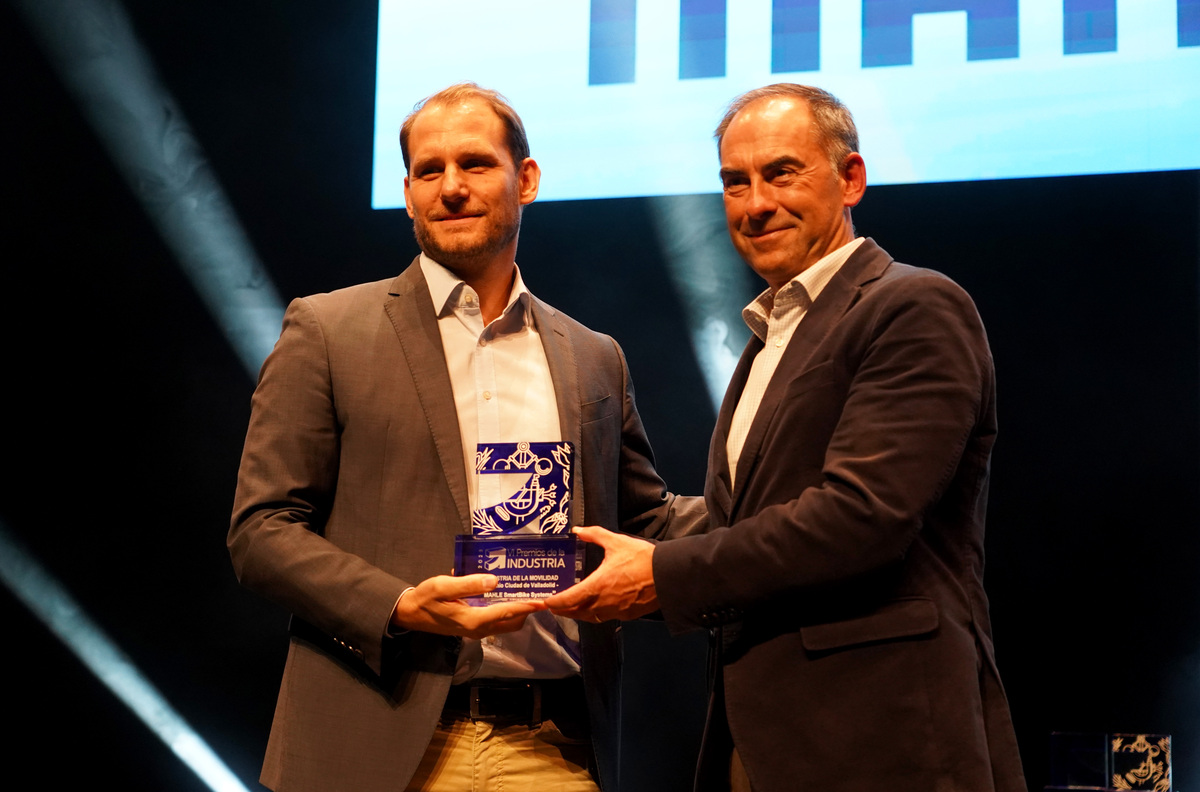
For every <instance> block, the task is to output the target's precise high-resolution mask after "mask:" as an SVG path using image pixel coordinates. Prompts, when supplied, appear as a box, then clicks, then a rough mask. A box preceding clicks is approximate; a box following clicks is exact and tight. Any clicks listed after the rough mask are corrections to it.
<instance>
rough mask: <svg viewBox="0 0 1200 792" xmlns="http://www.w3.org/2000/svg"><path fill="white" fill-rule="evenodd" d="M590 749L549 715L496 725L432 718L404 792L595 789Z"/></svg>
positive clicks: (594, 791)
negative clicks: (429, 736)
mask: <svg viewBox="0 0 1200 792" xmlns="http://www.w3.org/2000/svg"><path fill="white" fill-rule="evenodd" d="M590 750H591V748H590V746H589V745H588V744H587V743H586V742H580V741H578V740H571V739H569V738H567V737H564V736H563V735H562V733H561V732H559V731H558V729H556V728H555V727H554V724H553V723H551V722H550V721H546V722H544V723H542V724H541V725H540V726H538V727H535V728H530V727H529V726H523V725H519V724H518V725H515V726H501V727H496V726H495V725H494V724H492V723H489V722H488V721H477V720H472V719H470V718H458V719H456V720H454V721H452V722H449V723H439V724H438V726H437V729H436V730H435V731H434V733H433V740H432V741H430V743H429V748H428V749H427V750H426V751H425V756H424V758H422V759H421V764H420V766H419V767H418V768H417V773H416V775H414V776H413V779H412V781H411V782H410V783H409V785H408V792H505V791H506V790H507V792H522V791H523V790H527V789H552V790H554V791H555V792H599V789H600V788H599V787H598V786H597V785H596V782H595V781H594V780H592V775H591V773H589V772H588V769H587V760H588V755H589V753H590Z"/></svg>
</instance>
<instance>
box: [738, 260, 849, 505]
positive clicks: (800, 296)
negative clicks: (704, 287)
mask: <svg viewBox="0 0 1200 792" xmlns="http://www.w3.org/2000/svg"><path fill="white" fill-rule="evenodd" d="M862 241H863V237H859V238H857V239H855V240H853V241H850V242H847V243H846V244H845V245H842V246H841V247H840V248H838V249H837V250H835V251H833V252H832V253H830V254H828V255H827V256H825V257H824V258H822V259H820V260H819V261H817V263H816V264H813V265H812V266H811V267H809V268H807V269H806V270H804V271H803V272H801V273H800V274H799V275H797V276H796V277H794V278H792V279H791V280H790V281H788V282H787V283H785V284H783V285H782V286H780V287H779V290H778V291H774V292H773V291H772V290H771V289H767V290H766V291H764V292H763V293H762V294H760V295H758V296H757V297H755V298H754V301H753V302H751V303H750V304H749V305H747V306H746V307H745V308H743V309H742V319H743V320H744V321H745V322H746V326H747V327H749V328H750V332H752V333H754V335H756V336H758V337H759V339H761V340H762V342H763V348H762V349H761V350H759V353H758V354H757V355H755V356H754V363H753V364H752V365H751V366H750V376H749V377H748V378H747V380H746V387H745V388H743V389H742V395H741V397H740V398H739V399H738V404H737V409H736V410H734V413H733V421H732V422H731V423H730V425H729V437H728V438H727V439H726V441H725V453H726V455H727V456H728V458H729V483H730V486H731V488H732V490H733V491H734V492H736V491H737V465H738V459H740V458H741V455H742V446H743V445H744V444H745V442H746V435H748V434H749V433H750V425H751V424H752V423H754V416H755V415H756V414H757V413H758V406H759V405H760V404H761V403H762V397H763V394H764V393H766V390H767V385H769V384H770V382H771V377H773V376H774V375H775V369H776V368H777V367H778V366H779V360H780V358H782V357H783V352H784V350H785V349H787V346H788V342H789V341H791V340H792V335H793V334H794V333H795V332H796V328H797V327H799V326H800V321H801V320H802V319H803V318H804V317H805V315H806V314H807V313H808V309H809V307H810V306H811V305H812V304H813V303H814V302H816V300H817V297H818V296H820V294H821V291H822V290H823V289H824V288H825V286H826V284H828V283H829V281H830V279H832V278H833V276H834V275H835V274H836V273H837V271H838V270H839V269H841V268H842V265H843V264H845V263H846V259H848V258H850V254H851V253H853V252H854V251H855V250H858V246H859V245H861V244H862Z"/></svg>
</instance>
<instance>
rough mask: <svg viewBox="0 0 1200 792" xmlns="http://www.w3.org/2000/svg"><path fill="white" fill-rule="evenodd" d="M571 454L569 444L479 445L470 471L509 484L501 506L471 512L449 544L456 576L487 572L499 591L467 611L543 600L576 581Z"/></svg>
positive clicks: (579, 556) (579, 562)
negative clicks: (463, 530)
mask: <svg viewBox="0 0 1200 792" xmlns="http://www.w3.org/2000/svg"><path fill="white" fill-rule="evenodd" d="M574 457H575V450H574V448H572V446H571V444H570V443H565V442H554V443H530V442H521V443H480V444H479V445H478V446H477V447H476V452H475V472H476V474H478V475H480V476H488V475H504V476H506V477H508V478H507V479H506V480H510V479H512V478H513V477H515V482H514V484H512V485H510V486H509V487H508V490H509V491H510V492H511V494H509V495H508V496H507V497H504V498H503V499H502V500H501V501H500V502H499V503H495V504H492V505H489V506H481V507H479V508H477V509H475V511H473V512H472V513H471V533H470V534H467V535H463V536H457V537H455V539H454V574H456V575H473V574H476V573H478V572H486V573H490V574H493V575H496V576H497V577H498V578H499V579H500V583H499V585H497V586H496V588H495V589H493V590H492V591H489V592H487V593H486V594H484V595H483V596H481V597H472V598H469V599H467V602H469V603H470V604H472V605H491V604H493V603H496V602H511V601H519V600H540V599H545V598H546V597H549V596H550V595H551V594H555V593H557V592H559V591H562V590H563V589H565V588H569V587H570V586H572V585H574V584H575V583H577V582H578V581H579V579H580V577H581V575H582V573H583V553H582V547H580V546H579V545H578V543H577V542H576V539H575V535H574V534H572V533H571V531H570V514H571V512H570V509H571V482H572V477H573V475H574Z"/></svg>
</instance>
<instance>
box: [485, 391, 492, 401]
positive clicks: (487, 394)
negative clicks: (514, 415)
mask: <svg viewBox="0 0 1200 792" xmlns="http://www.w3.org/2000/svg"><path fill="white" fill-rule="evenodd" d="M483 398H484V401H491V400H492V392H491V391H484V392H483Z"/></svg>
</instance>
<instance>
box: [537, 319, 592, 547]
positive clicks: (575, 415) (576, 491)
mask: <svg viewBox="0 0 1200 792" xmlns="http://www.w3.org/2000/svg"><path fill="white" fill-rule="evenodd" d="M530 305H531V306H532V309H533V324H534V327H536V328H537V331H538V335H540V336H541V338H542V348H543V349H544V350H545V351H546V364H547V365H548V366H549V367H550V379H551V381H553V383H554V400H555V401H556V402H557V403H558V426H559V431H561V432H562V438H563V440H566V441H567V442H569V443H570V444H571V447H572V448H574V449H575V459H574V463H573V464H574V466H575V470H574V471H573V474H572V477H571V525H584V524H585V523H584V515H585V514H586V513H587V512H586V511H585V503H584V497H583V493H584V489H583V472H584V470H583V468H584V465H583V434H582V429H581V428H580V424H579V404H580V395H579V367H578V365H577V364H576V360H575V350H574V348H573V347H572V346H571V341H570V338H569V337H568V336H567V330H566V327H564V325H563V322H562V320H561V319H560V318H559V316H558V313H557V312H556V311H555V310H554V308H552V307H551V306H549V305H547V304H546V303H544V302H542V301H541V300H539V299H537V298H536V297H534V298H533V299H532V300H531V301H530Z"/></svg>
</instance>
